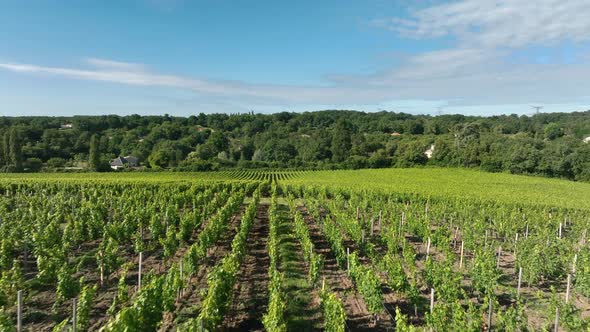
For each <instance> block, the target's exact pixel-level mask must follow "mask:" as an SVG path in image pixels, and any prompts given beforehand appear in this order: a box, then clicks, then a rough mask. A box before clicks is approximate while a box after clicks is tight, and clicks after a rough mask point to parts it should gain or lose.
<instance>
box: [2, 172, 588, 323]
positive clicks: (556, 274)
mask: <svg viewBox="0 0 590 332" xmlns="http://www.w3.org/2000/svg"><path fill="white" fill-rule="evenodd" d="M0 217H1V221H0V270H1V271H2V273H1V279H0V306H1V310H0V330H1V331H17V326H18V325H19V322H20V324H21V327H20V329H21V331H71V330H72V327H75V330H76V331H99V330H100V331H321V330H326V331H369V330H370V331H422V330H424V331H483V330H490V329H492V330H498V331H525V330H531V331H539V330H550V331H553V330H555V329H557V330H558V331H583V330H587V329H588V328H589V327H590V251H589V247H588V240H587V237H588V228H589V227H590V184H588V183H576V182H570V181H561V180H555V179H543V178H535V177H524V176H513V175H507V174H490V173H482V172H476V171H468V170H458V169H383V170H358V171H255V170H230V171H222V172H210V173H132V172H130V173H107V174H99V173H80V174H33V175H29V174H26V175H23V174H9V175H2V176H0ZM74 311H75V313H74Z"/></svg>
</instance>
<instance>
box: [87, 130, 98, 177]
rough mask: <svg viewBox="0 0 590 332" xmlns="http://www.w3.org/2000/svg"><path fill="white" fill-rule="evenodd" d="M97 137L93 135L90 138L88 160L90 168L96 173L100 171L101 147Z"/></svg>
mask: <svg viewBox="0 0 590 332" xmlns="http://www.w3.org/2000/svg"><path fill="white" fill-rule="evenodd" d="M99 142H100V141H99V139H98V136H97V135H92V137H91V138H90V153H89V155H90V157H89V158H88V166H89V167H90V169H92V170H94V171H98V170H99V169H100V147H99Z"/></svg>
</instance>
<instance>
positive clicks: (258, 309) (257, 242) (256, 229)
mask: <svg viewBox="0 0 590 332" xmlns="http://www.w3.org/2000/svg"><path fill="white" fill-rule="evenodd" d="M268 208H269V205H268V204H260V205H258V208H257V211H256V218H254V223H253V224H252V229H251V230H250V234H249V236H248V243H247V244H246V255H245V257H244V261H243V262H242V265H241V267H240V271H239V276H238V280H237V282H236V286H235V288H234V294H233V302H232V305H231V307H230V309H229V311H228V314H227V315H226V316H225V321H224V322H223V326H222V330H223V331H264V328H263V326H262V315H264V313H265V312H266V308H267V305H268V267H269V265H270V258H269V256H268V252H267V250H266V243H267V239H268V231H269V229H268Z"/></svg>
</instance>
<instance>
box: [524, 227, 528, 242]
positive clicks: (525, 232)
mask: <svg viewBox="0 0 590 332" xmlns="http://www.w3.org/2000/svg"><path fill="white" fill-rule="evenodd" d="M524 238H525V239H528V238H529V224H526V230H525V231H524Z"/></svg>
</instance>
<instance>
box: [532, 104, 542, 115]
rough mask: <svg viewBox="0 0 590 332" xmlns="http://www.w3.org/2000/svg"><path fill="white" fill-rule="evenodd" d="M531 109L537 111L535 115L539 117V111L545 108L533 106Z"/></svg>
mask: <svg viewBox="0 0 590 332" xmlns="http://www.w3.org/2000/svg"><path fill="white" fill-rule="evenodd" d="M531 108H534V109H535V114H536V115H538V114H539V110H541V109H542V108H543V106H531Z"/></svg>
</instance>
